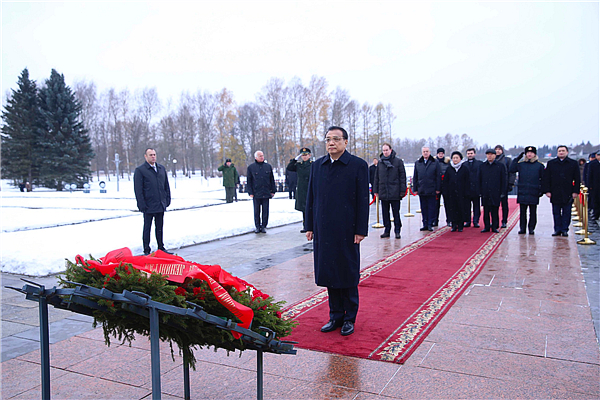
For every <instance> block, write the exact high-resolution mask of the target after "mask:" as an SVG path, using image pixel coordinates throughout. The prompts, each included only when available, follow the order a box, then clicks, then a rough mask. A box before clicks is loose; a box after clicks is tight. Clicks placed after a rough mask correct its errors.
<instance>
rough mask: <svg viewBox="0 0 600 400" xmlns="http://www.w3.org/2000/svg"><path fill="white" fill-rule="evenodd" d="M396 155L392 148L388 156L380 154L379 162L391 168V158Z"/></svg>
mask: <svg viewBox="0 0 600 400" xmlns="http://www.w3.org/2000/svg"><path fill="white" fill-rule="evenodd" d="M394 157H396V152H395V151H394V150H392V152H391V153H390V155H389V157H384V156H383V154H382V155H381V162H382V163H383V165H385V166H386V167H388V168H392V167H393V165H392V159H393V158H394Z"/></svg>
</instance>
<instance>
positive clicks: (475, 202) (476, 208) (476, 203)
mask: <svg viewBox="0 0 600 400" xmlns="http://www.w3.org/2000/svg"><path fill="white" fill-rule="evenodd" d="M480 200H481V197H479V196H477V197H469V198H468V199H467V207H466V214H465V222H466V223H470V222H471V206H472V207H473V224H474V225H475V224H479V218H481V201H480Z"/></svg>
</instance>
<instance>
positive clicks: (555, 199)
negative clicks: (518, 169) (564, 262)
mask: <svg viewBox="0 0 600 400" xmlns="http://www.w3.org/2000/svg"><path fill="white" fill-rule="evenodd" d="M568 155H569V149H568V148H567V146H564V145H560V146H558V148H557V149H556V158H553V159H552V160H550V161H548V164H546V170H545V171H544V179H543V182H542V190H543V191H544V192H545V193H546V196H548V197H549V198H550V202H551V203H552V216H553V217H554V233H553V234H552V236H569V234H568V232H569V225H570V224H571V204H572V203H573V199H575V198H576V197H577V196H578V195H579V184H580V181H579V166H578V165H577V161H575V160H573V159H572V158H569V157H568Z"/></svg>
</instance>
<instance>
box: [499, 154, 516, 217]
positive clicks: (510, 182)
mask: <svg viewBox="0 0 600 400" xmlns="http://www.w3.org/2000/svg"><path fill="white" fill-rule="evenodd" d="M494 151H495V152H496V162H498V163H500V164H504V168H506V171H508V170H509V168H510V163H511V162H512V160H511V159H510V158H509V157H506V155H505V154H504V147H502V146H501V145H499V144H498V145H496V147H495V148H494ZM515 177H516V175H515V174H512V173H509V174H508V176H507V181H506V186H505V187H504V195H503V196H502V198H501V199H500V204H501V205H502V225H501V226H500V227H501V228H506V223H507V222H508V192H510V191H511V190H512V189H513V187H514V186H515Z"/></svg>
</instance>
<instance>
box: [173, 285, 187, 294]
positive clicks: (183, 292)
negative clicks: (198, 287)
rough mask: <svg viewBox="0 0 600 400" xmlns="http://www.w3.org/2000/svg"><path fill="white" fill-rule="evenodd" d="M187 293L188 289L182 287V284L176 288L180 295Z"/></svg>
mask: <svg viewBox="0 0 600 400" xmlns="http://www.w3.org/2000/svg"><path fill="white" fill-rule="evenodd" d="M186 293H187V291H186V290H185V289H184V288H182V287H181V286H180V287H178V288H177V289H175V294H176V295H178V296H185V295H186Z"/></svg>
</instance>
